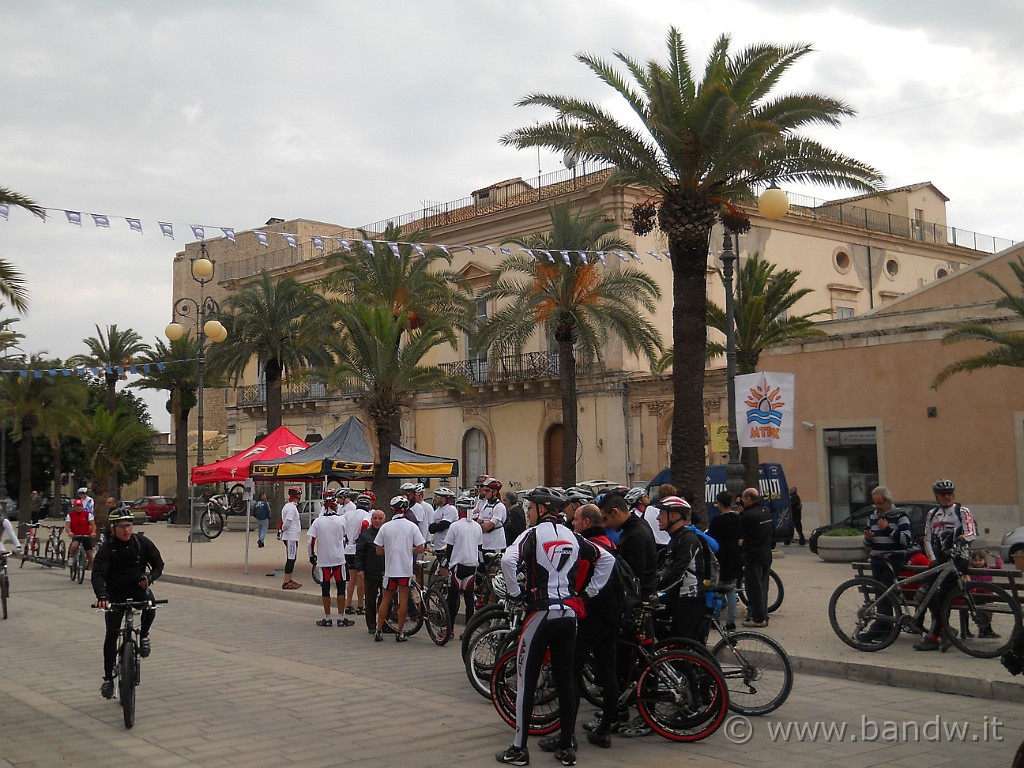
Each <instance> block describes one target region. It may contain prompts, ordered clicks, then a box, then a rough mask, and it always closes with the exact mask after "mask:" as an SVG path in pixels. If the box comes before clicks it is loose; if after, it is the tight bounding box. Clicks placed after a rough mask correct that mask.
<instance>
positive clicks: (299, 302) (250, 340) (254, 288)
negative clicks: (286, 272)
mask: <svg viewBox="0 0 1024 768" xmlns="http://www.w3.org/2000/svg"><path fill="white" fill-rule="evenodd" d="M224 310H225V312H224V314H223V315H222V317H221V322H223V323H224V326H225V327H226V328H227V330H228V336H227V339H226V340H224V341H223V342H221V343H220V344H217V345H215V346H213V347H212V348H211V349H210V352H209V362H210V370H211V371H213V372H214V373H215V374H216V373H218V372H220V373H223V374H224V375H226V376H228V377H230V378H232V379H234V380H236V381H237V380H238V378H239V377H240V376H241V375H242V374H243V373H244V372H245V369H246V367H247V366H248V365H249V363H250V362H251V361H252V359H253V358H254V357H255V358H256V360H257V361H258V362H259V365H260V367H261V369H262V371H263V376H264V384H265V387H266V393H267V434H268V435H269V434H270V433H271V432H273V431H274V430H275V429H277V428H278V427H280V426H281V421H282V415H283V403H282V393H281V384H282V379H283V378H284V377H285V376H286V375H287V374H288V373H289V372H300V371H303V370H305V369H307V368H311V367H318V366H319V367H327V366H329V365H330V363H331V355H330V352H329V351H328V349H327V344H326V339H327V338H328V333H327V331H328V328H329V327H330V326H329V317H328V313H326V312H325V311H324V308H323V301H322V299H320V297H319V296H317V295H316V294H315V293H314V292H313V290H312V289H311V288H309V287H308V286H305V285H303V284H302V283H300V282H298V281H297V280H296V279H295V278H293V277H282V278H280V279H278V280H274V279H272V278H271V276H270V273H269V272H267V271H266V270H264V271H263V272H262V273H260V278H259V280H257V281H256V282H254V283H251V284H249V285H247V286H246V287H245V288H243V289H242V290H241V292H239V293H238V294H236V295H234V296H231V297H230V298H228V300H227V301H226V302H225V305H224ZM200 439H202V436H200Z"/></svg>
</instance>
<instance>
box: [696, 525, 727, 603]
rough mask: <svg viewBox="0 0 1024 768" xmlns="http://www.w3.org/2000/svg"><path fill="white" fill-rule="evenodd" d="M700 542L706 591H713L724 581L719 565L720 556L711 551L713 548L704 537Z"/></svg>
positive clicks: (700, 537)
mask: <svg viewBox="0 0 1024 768" xmlns="http://www.w3.org/2000/svg"><path fill="white" fill-rule="evenodd" d="M697 538H698V539H699V540H700V548H701V558H702V560H703V561H704V581H703V585H704V589H705V590H713V589H714V588H715V587H717V586H718V585H719V584H720V583H721V581H722V568H721V566H719V564H718V556H717V555H715V553H714V552H712V551H711V546H710V545H709V544H708V542H707V539H705V538H704V537H703V536H698V537H697Z"/></svg>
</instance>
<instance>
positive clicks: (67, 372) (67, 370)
mask: <svg viewBox="0 0 1024 768" xmlns="http://www.w3.org/2000/svg"><path fill="white" fill-rule="evenodd" d="M64 375H65V376H70V375H71V369H70V368H65V369H64Z"/></svg>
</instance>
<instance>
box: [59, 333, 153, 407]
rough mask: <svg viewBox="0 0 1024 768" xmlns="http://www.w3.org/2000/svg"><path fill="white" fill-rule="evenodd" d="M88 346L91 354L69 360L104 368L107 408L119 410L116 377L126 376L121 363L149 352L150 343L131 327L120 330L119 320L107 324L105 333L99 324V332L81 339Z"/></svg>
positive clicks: (130, 362)
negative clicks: (119, 368) (121, 371)
mask: <svg viewBox="0 0 1024 768" xmlns="http://www.w3.org/2000/svg"><path fill="white" fill-rule="evenodd" d="M82 343H83V344H85V346H87V347H88V348H89V354H88V355H75V356H74V357H72V358H70V359H69V360H68V363H69V364H70V365H82V366H87V367H94V368H102V369H103V380H104V382H106V385H107V412H108V413H113V412H114V411H115V410H117V381H118V379H122V378H125V375H124V374H119V373H118V372H117V368H118V367H119V366H122V367H123V366H128V365H132V364H133V363H135V362H136V358H137V357H138V356H139V355H143V354H146V353H147V352H149V351H150V350H149V345H148V344H146V343H145V342H144V341H143V340H142V337H141V336H140V335H139V334H138V333H136V332H135V331H133V330H132V329H131V328H127V329H125V330H123V331H122V330H120V329H119V328H118V327H117V325H116V324H114V325H108V326H107V331H106V333H105V334H104V332H103V331H101V330H100V327H99V326H98V325H97V326H96V335H95V336H89V337H88V338H85V339H82Z"/></svg>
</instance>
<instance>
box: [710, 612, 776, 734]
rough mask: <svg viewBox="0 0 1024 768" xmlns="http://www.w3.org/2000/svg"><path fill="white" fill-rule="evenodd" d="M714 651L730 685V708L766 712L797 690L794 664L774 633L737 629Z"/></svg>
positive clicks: (752, 713)
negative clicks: (772, 635) (794, 682)
mask: <svg viewBox="0 0 1024 768" xmlns="http://www.w3.org/2000/svg"><path fill="white" fill-rule="evenodd" d="M712 653H713V654H714V655H715V659H716V660H717V661H718V668H719V669H720V670H721V671H722V677H723V678H724V679H725V682H726V685H728V686H729V709H731V710H732V711H733V712H738V713H739V714H741V715H766V714H768V713H769V712H774V711H775V710H776V709H778V708H779V707H781V706H782V704H783V703H784V702H785V701H786V699H787V698H788V697H789V693H790V691H792V690H793V665H792V663H791V662H790V660H789V655H788V654H787V653H786V651H785V650H784V649H783V647H782V646H781V645H779V643H778V642H777V641H776V640H775V638H773V637H769V636H768V635H765V634H762V633H761V632H745V631H744V632H733V633H731V634H729V635H728V636H727V637H724V638H722V640H721V641H720V642H719V643H718V644H717V645H716V646H715V648H714V650H713V651H712Z"/></svg>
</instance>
